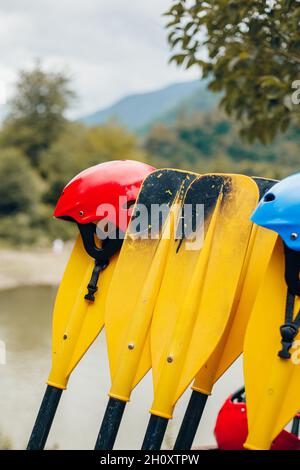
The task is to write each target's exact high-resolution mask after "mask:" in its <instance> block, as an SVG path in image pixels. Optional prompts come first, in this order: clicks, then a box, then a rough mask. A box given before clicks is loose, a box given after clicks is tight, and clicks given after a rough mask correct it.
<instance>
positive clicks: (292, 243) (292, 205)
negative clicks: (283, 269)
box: [251, 173, 300, 251]
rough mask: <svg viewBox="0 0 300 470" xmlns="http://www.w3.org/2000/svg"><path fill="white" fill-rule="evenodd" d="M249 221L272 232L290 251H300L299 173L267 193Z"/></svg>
mask: <svg viewBox="0 0 300 470" xmlns="http://www.w3.org/2000/svg"><path fill="white" fill-rule="evenodd" d="M251 220H252V221H253V222H254V223H256V224H257V225H260V226H262V227H266V228H268V229H270V230H274V232H277V233H278V235H279V236H280V237H281V238H282V239H283V241H284V243H285V244H286V245H287V246H288V247H289V248H290V249H292V250H295V251H300V173H296V174H295V175H291V176H288V177H287V178H285V179H283V180H282V181H280V182H279V183H277V184H275V185H274V186H273V187H272V188H271V189H270V190H269V191H267V192H266V194H265V195H264V197H263V198H262V200H261V202H260V203H259V205H258V206H257V208H256V210H255V211H254V212H253V214H252V217H251Z"/></svg>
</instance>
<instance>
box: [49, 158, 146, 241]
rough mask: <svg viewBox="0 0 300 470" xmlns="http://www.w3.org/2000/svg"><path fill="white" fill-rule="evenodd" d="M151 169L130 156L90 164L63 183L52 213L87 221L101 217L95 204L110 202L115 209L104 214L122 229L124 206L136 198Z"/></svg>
mask: <svg viewBox="0 0 300 470" xmlns="http://www.w3.org/2000/svg"><path fill="white" fill-rule="evenodd" d="M154 170H155V168H153V167H152V166H150V165H147V164H146V163H141V162H136V161H133V160H116V161H111V162H106V163H100V164H99V165H95V166H92V167H91V168H88V169H87V170H84V171H82V172H81V173H79V175H77V176H75V178H73V179H72V180H71V181H70V182H69V183H68V184H67V185H66V186H65V188H64V189H63V191H62V194H61V196H60V198H59V200H58V202H57V205H56V208H55V211H54V216H55V217H63V218H71V219H73V220H75V221H76V222H77V223H78V224H88V223H90V222H97V221H99V220H101V219H102V218H104V217H105V214H104V213H103V212H101V209H100V210H99V207H100V206H101V205H103V206H105V207H108V204H110V205H111V206H112V207H113V208H114V209H115V215H116V217H114V218H112V215H113V214H111V213H109V211H108V212H107V215H106V217H105V218H106V219H107V220H108V221H109V222H112V223H115V222H116V225H117V226H118V227H119V228H120V229H121V230H122V231H124V232H125V231H126V228H127V225H128V222H129V219H130V211H129V210H128V207H129V206H130V203H131V202H133V201H135V200H136V198H137V195H138V192H139V189H140V187H141V184H142V182H143V180H144V179H145V177H146V176H147V175H148V174H149V173H152V172H153V171H154ZM120 198H122V199H121V205H120ZM105 207H104V209H103V211H104V212H105Z"/></svg>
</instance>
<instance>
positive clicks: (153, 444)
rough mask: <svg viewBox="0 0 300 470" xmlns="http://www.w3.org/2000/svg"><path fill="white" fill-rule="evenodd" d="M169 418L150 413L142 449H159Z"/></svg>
mask: <svg viewBox="0 0 300 470" xmlns="http://www.w3.org/2000/svg"><path fill="white" fill-rule="evenodd" d="M168 422H169V420H168V419H167V418H161V417H160V416H155V415H151V417H150V420H149V423H148V427H147V431H146V434H145V437H144V442H143V445H142V450H160V448H161V445H162V442H163V439H164V435H165V432H166V429H167V426H168Z"/></svg>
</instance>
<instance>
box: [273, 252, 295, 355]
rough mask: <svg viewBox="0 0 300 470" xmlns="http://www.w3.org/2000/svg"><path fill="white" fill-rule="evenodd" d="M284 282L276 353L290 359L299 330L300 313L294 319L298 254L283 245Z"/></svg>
mask: <svg viewBox="0 0 300 470" xmlns="http://www.w3.org/2000/svg"><path fill="white" fill-rule="evenodd" d="M284 254H285V281H286V283H287V286H288V292H287V298H286V307H285V323H284V324H283V325H282V326H281V327H280V334H281V338H282V339H281V344H282V349H281V351H279V352H278V356H279V357H280V358H281V359H290V357H291V353H290V349H291V347H292V346H293V343H294V340H295V338H296V336H297V334H298V332H299V328H300V311H299V312H298V313H297V315H296V316H295V318H294V304H295V296H299V295H300V280H299V271H300V252H298V251H295V250H292V249H291V248H289V247H288V246H287V245H286V244H284Z"/></svg>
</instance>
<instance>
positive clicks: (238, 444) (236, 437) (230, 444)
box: [214, 388, 300, 450]
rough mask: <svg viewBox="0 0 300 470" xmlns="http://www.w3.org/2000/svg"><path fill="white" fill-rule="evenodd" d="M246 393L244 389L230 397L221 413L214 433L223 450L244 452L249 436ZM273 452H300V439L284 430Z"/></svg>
mask: <svg viewBox="0 0 300 470" xmlns="http://www.w3.org/2000/svg"><path fill="white" fill-rule="evenodd" d="M244 392H245V389H244V388H242V389H240V390H238V391H237V392H236V393H234V394H233V395H230V397H229V398H228V399H227V400H226V401H225V403H224V405H223V406H222V408H221V410H220V411H219V414H218V417H217V421H216V426H215V431H214V433H215V438H216V441H217V444H218V448H219V449H221V450H244V446H243V445H244V442H246V439H247V435H248V423H247V408H246V403H245V399H244ZM295 419H299V418H298V417H297V418H295ZM271 450H300V439H298V437H297V436H296V435H294V434H292V433H290V432H288V431H285V430H283V431H281V433H280V434H279V435H278V436H277V437H276V439H274V441H273V443H272V447H271Z"/></svg>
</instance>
